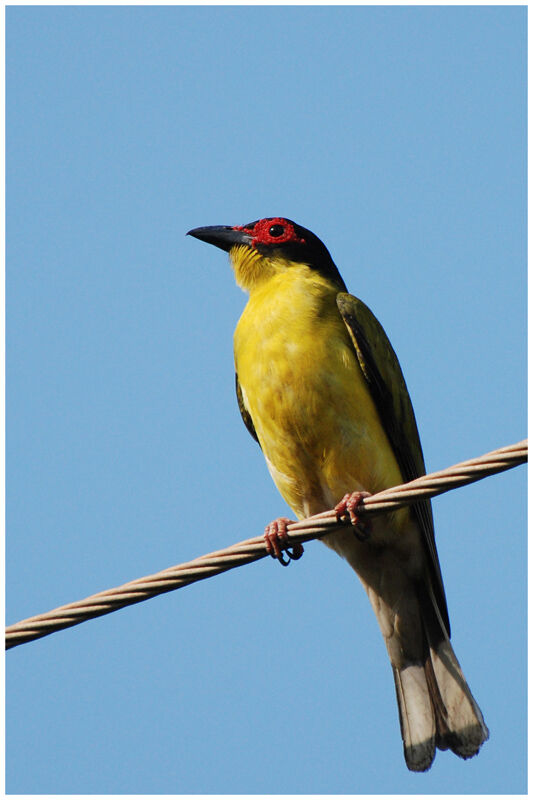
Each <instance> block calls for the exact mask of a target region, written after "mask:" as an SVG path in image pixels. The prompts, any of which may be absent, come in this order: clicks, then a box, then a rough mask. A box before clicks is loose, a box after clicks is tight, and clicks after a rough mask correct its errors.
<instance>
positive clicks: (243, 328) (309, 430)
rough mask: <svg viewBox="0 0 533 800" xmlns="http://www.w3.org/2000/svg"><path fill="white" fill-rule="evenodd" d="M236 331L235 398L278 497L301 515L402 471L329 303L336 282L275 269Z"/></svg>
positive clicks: (388, 481) (392, 480) (389, 481)
mask: <svg viewBox="0 0 533 800" xmlns="http://www.w3.org/2000/svg"><path fill="white" fill-rule="evenodd" d="M279 281H280V282H282V285H280V286H277V285H276V281H275V280H274V281H271V282H270V283H269V284H268V287H265V289H263V290H261V291H257V292H255V293H254V294H253V295H252V296H251V297H250V300H249V302H248V305H247V307H246V309H245V311H244V313H243V315H242V317H241V319H240V321H239V324H238V326H237V330H236V331H235V361H236V368H237V373H238V376H239V382H240V384H241V388H242V392H243V399H244V403H245V406H246V408H247V409H248V411H249V413H250V415H251V417H252V420H253V423H254V427H255V430H256V432H257V436H258V438H259V442H260V444H261V448H262V450H263V453H264V455H265V457H266V460H267V464H268V468H269V470H270V473H271V475H272V478H273V479H274V482H275V484H276V486H277V488H278V489H279V491H280V493H281V495H282V496H283V498H284V499H285V501H286V502H287V503H288V505H289V506H290V507H291V508H292V509H293V511H294V512H295V514H296V515H297V516H298V517H300V518H302V517H305V516H308V515H310V514H315V513H318V512H319V511H322V510H325V509H326V508H331V507H332V506H333V505H335V504H336V503H337V502H338V501H339V500H340V499H341V497H342V496H343V495H344V494H345V493H346V492H348V491H355V490H366V491H369V492H372V493H374V492H377V491H380V490H381V489H384V488H386V487H387V486H392V485H395V484H398V483H401V482H402V480H401V474H400V470H399V468H398V465H397V462H396V459H395V457H394V454H393V452H392V449H391V447H390V444H389V441H388V439H387V436H386V434H385V432H384V431H383V428H382V426H381V422H380V420H379V417H378V414H377V411H376V408H375V405H374V403H373V401H372V398H371V396H370V394H369V391H368V388H367V385H366V382H365V380H364V377H363V375H362V372H361V369H360V367H359V364H358V362H357V359H356V356H355V353H354V351H353V347H352V345H351V342H350V339H349V336H348V332H347V330H346V328H345V325H344V322H343V321H342V318H341V316H340V314H339V312H338V310H337V306H336V303H335V296H336V291H337V290H336V289H335V288H334V287H330V285H329V284H326V283H325V282H324V283H323V284H322V283H321V282H320V281H318V282H317V281H315V282H314V284H313V286H310V285H308V284H307V283H305V282H303V281H301V280H299V279H298V276H297V275H296V276H294V278H292V277H289V278H287V276H282V277H280V279H279Z"/></svg>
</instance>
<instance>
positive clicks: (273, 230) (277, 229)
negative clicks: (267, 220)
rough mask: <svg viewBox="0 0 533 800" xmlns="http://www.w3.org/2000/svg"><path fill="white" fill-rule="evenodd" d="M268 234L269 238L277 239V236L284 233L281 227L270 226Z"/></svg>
mask: <svg viewBox="0 0 533 800" xmlns="http://www.w3.org/2000/svg"><path fill="white" fill-rule="evenodd" d="M268 232H269V234H270V235H271V236H274V238H277V237H278V236H282V235H283V233H284V232H285V228H284V227H283V225H271V226H270V229H269V231H268Z"/></svg>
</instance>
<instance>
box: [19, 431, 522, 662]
mask: <svg viewBox="0 0 533 800" xmlns="http://www.w3.org/2000/svg"><path fill="white" fill-rule="evenodd" d="M526 461H527V439H524V441H522V442H518V443H517V444H514V445H509V446H508V447H502V448H500V449H499V450H493V451H492V452H490V453H487V454H485V455H483V456H479V457H478V458H472V459H470V460H469V461H463V462H461V463H460V464H456V465H455V466H452V467H448V468H447V469H444V470H441V471H440V472H433V473H431V474H429V475H423V476H421V477H420V478H416V479H415V480H413V481H410V482H409V483H404V484H403V485H401V486H394V487H392V488H390V489H385V491H383V492H379V493H377V494H374V495H372V496H371V497H367V498H366V499H365V500H364V502H363V504H362V506H359V507H358V509H357V514H358V516H360V515H362V514H364V515H365V516H366V515H367V514H368V515H374V514H380V513H383V512H385V511H393V510H395V509H397V508H400V507H401V506H405V505H410V504H412V503H416V502H418V501H420V500H424V499H426V498H429V497H435V496H436V495H439V494H442V493H443V492H448V491H450V490H451V489H455V488H457V487H459V486H464V485H465V484H467V483H473V482H474V481H478V480H481V479H482V478H486V477H487V476H489V475H494V474H496V473H497V472H503V471H505V470H507V469H511V468H512V467H516V466H518V465H519V464H523V463H525V462H526ZM350 524H351V523H350V522H343V523H339V520H338V518H337V517H336V515H335V511H334V510H329V511H324V512H322V513H321V514H316V515H315V516H313V517H309V518H308V519H303V520H299V521H298V522H295V523H292V524H290V525H289V526H288V538H289V544H296V543H297V542H307V541H309V540H310V539H318V538H320V537H321V536H324V535H325V534H326V533H329V532H331V531H332V530H333V529H334V528H339V527H345V526H346V525H350ZM267 555H268V553H267V551H266V548H265V540H264V537H263V536H256V537H254V538H253V539H247V540H246V541H243V542H238V543H237V544H234V545H232V546H231V547H227V548H225V549H224V550H217V551H216V552H214V553H208V554H207V555H204V556H200V557H199V558H195V559H194V560H193V561H187V562H186V563H184V564H178V565H177V566H174V567H169V568H168V569H165V570H163V571H162V572H157V573H155V574H154V575H146V576H145V577H144V578H137V580H134V581H130V582H129V583H124V584H123V585H122V586H117V587H115V588H114V589H108V590H106V591H104V592H98V594H93V595H91V596H90V597H86V598H85V599H84V600H78V601H76V602H74V603H69V604H68V605H65V606H60V607H59V608H55V609H53V610H52V611H47V612H46V613H44V614H38V615H37V616H35V617H29V618H28V619H24V620H21V621H20V622H17V623H15V624H14V625H9V626H8V627H7V628H6V650H8V649H10V648H12V647H16V646H17V645H19V644H24V643H25V642H30V641H32V640H34V639H40V638H41V637H43V636H48V635H49V634H50V633H54V632H55V631H59V630H62V629H63V628H70V627H71V626H73V625H79V624H80V623H81V622H85V620H88V619H93V618H94V617H100V616H102V615H103V614H110V613H111V612H112V611H117V610H118V609H119V608H124V606H129V605H133V604H134V603H140V602H142V601H143V600H148V599H149V598H151V597H155V596H156V595H158V594H164V593H165V592H171V591H173V590H174V589H180V588H181V587H182V586H187V585H188V584H190V583H195V582H196V581H200V580H203V579H204V578H210V577H211V576H212V575H218V574H219V573H220V572H226V571H227V570H230V569H234V568H235V567H240V566H242V565H243V564H250V563H251V562H252V561H258V560H259V559H260V558H265V557H266V556H267Z"/></svg>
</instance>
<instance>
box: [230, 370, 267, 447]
mask: <svg viewBox="0 0 533 800" xmlns="http://www.w3.org/2000/svg"><path fill="white" fill-rule="evenodd" d="M235 391H236V392H237V402H238V404H239V411H240V412H241V417H242V421H243V422H244V424H245V425H246V427H247V428H248V431H249V433H250V434H251V435H252V436H253V437H254V439H255V441H256V442H257V444H259V439H258V438H257V433H256V432H255V428H254V423H253V422H252V418H251V416H250V414H249V413H248V409H247V408H246V406H245V405H244V398H243V396H242V389H241V384H240V383H239V376H238V375H237V373H235ZM259 447H261V445H260V444H259Z"/></svg>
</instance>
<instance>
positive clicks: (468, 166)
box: [6, 7, 526, 794]
mask: <svg viewBox="0 0 533 800" xmlns="http://www.w3.org/2000/svg"><path fill="white" fill-rule="evenodd" d="M6 37H7V45H6V46H7V165H6V174H7V234H8V239H7V295H6V297H7V381H8V384H7V533H8V536H7V590H8V593H7V621H8V622H9V623H12V622H16V621H17V620H19V619H22V618H24V617H27V616H30V615H32V614H36V613H39V612H42V611H46V610H49V609H51V608H54V607H56V606H58V605H61V604H63V603H67V602H70V601H73V600H77V599H81V598H83V597H85V596H87V595H89V594H92V593H93V592H96V591H100V590H103V589H107V588H110V587H113V586H116V585H118V584H120V583H123V582H125V581H128V580H131V579H134V578H137V577H140V576H142V575H146V574H149V573H152V572H155V571H157V570H159V569H163V568H165V567H168V566H171V565H172V564H176V563H179V562H182V561H186V560H188V559H191V558H193V557H195V556H197V555H201V554H203V553H207V552H209V551H212V550H215V549H218V548H221V547H224V546H226V545H229V544H232V543H233V542H236V541H239V540H242V539H245V538H248V537H250V536H255V535H257V534H259V533H260V532H261V531H262V530H263V527H264V525H265V524H266V523H267V522H268V521H270V520H271V519H272V518H273V517H276V516H279V515H280V514H286V513H288V510H287V508H286V506H285V505H284V503H283V501H282V500H281V498H280V496H279V495H278V493H277V491H276V489H275V487H274V485H273V484H272V482H271V479H270V477H269V475H268V472H267V469H266V466H265V464H264V461H263V458H262V455H261V452H260V450H259V448H258V446H257V445H256V443H255V442H254V441H253V440H252V438H251V437H250V436H249V434H248V433H247V431H246V429H245V428H244V426H243V424H242V422H241V419H240V416H239V412H238V408H237V403H236V400H235V397H234V383H233V381H234V378H233V356H232V332H233V329H234V326H235V324H236V321H237V319H238V317H239V314H240V313H241V310H242V308H243V306H244V303H245V296H244V295H243V294H242V293H241V292H240V290H239V289H238V288H237V287H236V286H235V283H234V280H233V276H232V274H231V271H230V268H229V266H228V263H227V258H226V256H225V254H224V253H222V252H221V251H219V250H216V249H215V248H212V247H209V246H208V245H206V244H203V243H201V242H198V241H196V240H194V239H192V238H190V237H189V238H186V237H185V233H186V231H188V230H189V229H190V228H193V227H197V226H201V225H214V224H241V223H245V222H248V221H250V220H253V219H257V218H259V217H263V216H273V215H284V216H288V217H290V218H292V219H295V220H296V221H297V222H299V223H301V224H302V225H304V226H305V227H307V228H310V229H311V230H313V231H314V232H315V233H316V234H318V235H319V236H320V237H321V238H322V239H323V240H324V241H325V243H326V244H327V246H328V247H329V249H330V251H331V253H332V255H333V257H334V259H335V261H336V263H337V265H338V267H339V269H340V271H341V273H342V275H343V277H344V279H345V281H346V283H347V285H348V287H349V289H350V291H351V292H352V293H354V294H356V295H358V296H359V297H361V298H362V299H363V300H364V301H365V302H366V303H367V304H368V305H369V306H370V307H371V308H372V310H373V311H374V313H375V314H376V315H377V316H378V318H379V319H380V321H381V322H382V324H383V325H384V327H385V329H386V330H387V332H388V334H389V336H390V338H391V340H392V342H393V344H394V347H395V349H396V351H397V353H398V356H399V358H400V361H401V363H402V366H403V369H404V373H405V376H406V379H407V383H408V385H409V388H410V392H411V397H412V400H413V404H414V408H415V411H416V414H417V419H418V423H419V428H420V433H421V438H422V442H423V446H424V452H425V458H426V464H427V468H428V470H429V471H432V470H436V469H441V468H443V467H446V466H448V465H451V464H454V463H457V462H458V461H461V460H463V459H466V458H471V457H474V456H477V455H481V454H482V453H485V452H487V451H489V450H492V449H494V448H496V447H500V446H503V445H506V444H511V443H514V442H516V441H518V440H520V439H523V438H524V437H525V436H526V416H525V406H526V402H525V386H526V364H525V327H526V297H525V293H526V84H525V78H526V73H525V68H526V9H525V8H524V7H433V8H429V7H330V8H328V7H203V8H202V7H152V8H150V7H79V8H77V7H9V8H8V9H7V34H6ZM525 472H526V470H525V468H524V467H520V468H518V469H515V470H512V471H511V472H508V473H506V474H504V475H500V476H496V477H492V478H489V479H487V480H484V481H481V482H480V483H478V484H476V485H474V486H471V487H467V488H463V489H459V490H457V491H454V492H451V493H449V494H447V495H445V496H443V497H441V498H438V499H437V500H435V501H434V504H433V505H434V513H435V523H436V537H437V544H438V548H439V553H440V557H441V564H442V570H443V574H444V581H445V585H446V588H447V595H448V603H449V609H450V616H451V621H452V642H453V644H454V647H455V649H456V652H457V654H458V657H459V659H460V661H461V664H462V667H463V669H464V672H465V674H466V676H467V679H468V681H469V683H470V685H471V688H472V691H473V693H474V695H475V697H476V699H477V700H478V702H479V705H480V706H481V708H482V710H483V713H484V715H485V719H486V722H487V724H488V726H489V728H490V731H491V738H490V740H489V741H488V743H487V744H486V745H485V746H484V748H483V749H482V752H481V754H480V755H479V756H478V757H477V758H475V759H473V760H471V761H469V762H463V761H462V760H460V759H458V758H456V757H455V756H453V755H451V754H450V753H438V754H437V758H436V761H435V764H434V766H433V768H432V769H431V771H430V772H429V773H427V774H423V775H414V774H410V773H409V772H408V771H407V769H406V767H405V765H404V761H403V753H402V745H401V737H400V732H399V725H398V719H397V710H396V701H395V694H394V685H393V680H392V674H391V669H390V666H389V663H388V658H387V655H386V651H385V647H384V644H383V642H382V639H381V636H380V633H379V630H378V627H377V623H376V621H375V619H374V616H373V614H372V611H371V609H370V605H369V603H368V600H367V598H366V595H365V594H364V592H363V590H362V588H361V586H360V584H359V582H358V580H357V578H356V576H355V575H354V574H353V573H352V571H351V570H350V569H349V567H348V566H347V565H346V564H345V563H343V562H342V561H341V560H340V559H339V558H338V557H337V556H335V555H334V554H333V553H332V552H330V551H328V550H327V549H326V548H325V547H324V546H323V545H322V544H320V543H319V542H313V543H310V544H308V545H307V546H306V548H305V549H306V552H305V556H304V557H303V558H302V559H301V561H299V562H298V563H296V564H291V566H290V567H289V568H288V569H282V568H281V567H280V566H278V565H277V564H275V563H274V562H273V561H271V560H263V561H261V562H258V563H256V564H253V565H249V566H247V567H243V568H241V569H238V570H234V571H233V572H231V573H229V574H226V575H222V576H219V577H216V578H213V579H211V580H207V581H203V582H201V583H199V584H196V585H194V586H191V587H188V588H185V589H183V590H180V591H179V592H174V593H172V594H169V595H165V596H163V597H160V598H157V599H154V600H151V601H149V602H146V603H142V604H140V605H138V606H134V607H132V608H129V609H125V610H122V611H120V612H118V613H114V614H111V615H109V616H107V617H104V618H102V619H99V620H95V621H91V622H87V623H85V624H83V625H80V626H78V627H76V628H73V629H71V630H67V631H63V632H60V633H57V634H54V635H52V636H50V637H47V638H45V639H42V640H40V641H38V642H34V643H31V644H26V645H23V646H21V647H18V648H16V649H15V650H13V651H10V652H9V653H8V655H7V790H8V792H10V793H167V794H173V793H273V794H274V793H347V794H358V793H409V794H412V793H421V794H427V793H474V792H475V793H498V792H504V793H505V792H509V793H513V792H524V791H525V789H526V524H525V497H526V491H525Z"/></svg>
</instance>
